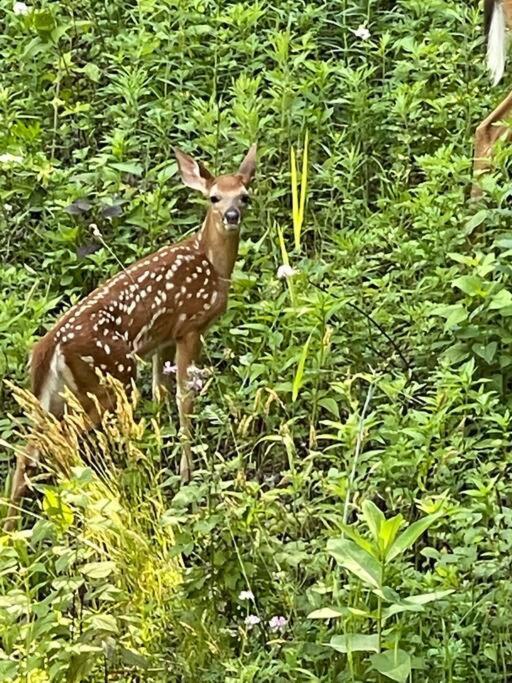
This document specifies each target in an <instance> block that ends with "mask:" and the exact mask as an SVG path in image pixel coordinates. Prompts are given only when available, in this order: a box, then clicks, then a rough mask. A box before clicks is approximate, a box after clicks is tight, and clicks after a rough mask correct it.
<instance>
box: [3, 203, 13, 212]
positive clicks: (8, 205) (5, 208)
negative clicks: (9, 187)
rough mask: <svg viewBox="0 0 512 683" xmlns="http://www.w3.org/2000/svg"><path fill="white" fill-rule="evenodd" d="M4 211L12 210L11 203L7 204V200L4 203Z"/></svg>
mask: <svg viewBox="0 0 512 683" xmlns="http://www.w3.org/2000/svg"><path fill="white" fill-rule="evenodd" d="M4 211H5V213H11V211H12V204H9V203H8V202H6V203H5V204H4Z"/></svg>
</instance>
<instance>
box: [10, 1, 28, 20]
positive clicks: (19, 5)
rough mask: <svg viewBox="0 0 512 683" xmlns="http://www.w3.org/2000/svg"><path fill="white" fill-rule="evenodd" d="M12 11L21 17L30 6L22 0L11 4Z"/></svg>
mask: <svg viewBox="0 0 512 683" xmlns="http://www.w3.org/2000/svg"><path fill="white" fill-rule="evenodd" d="M12 11H13V12H14V14H17V15H18V16H22V17H23V16H25V15H26V14H28V13H29V12H30V7H29V6H28V5H26V4H25V3H24V2H15V3H14V5H13V6H12Z"/></svg>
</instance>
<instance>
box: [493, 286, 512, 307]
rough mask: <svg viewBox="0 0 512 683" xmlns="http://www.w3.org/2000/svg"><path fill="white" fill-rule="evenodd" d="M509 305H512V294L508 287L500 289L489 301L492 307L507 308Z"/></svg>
mask: <svg viewBox="0 0 512 683" xmlns="http://www.w3.org/2000/svg"><path fill="white" fill-rule="evenodd" d="M507 306H512V294H511V293H510V292H509V291H508V289H500V291H499V292H497V294H494V295H493V296H492V297H491V300H490V302H489V308H491V309H499V308H506V307H507Z"/></svg>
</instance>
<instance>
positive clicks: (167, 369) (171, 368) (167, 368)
mask: <svg viewBox="0 0 512 683" xmlns="http://www.w3.org/2000/svg"><path fill="white" fill-rule="evenodd" d="M177 369H178V368H177V367H176V365H173V364H172V363H171V361H170V360H166V361H165V363H164V367H163V368H162V372H163V373H164V375H175V374H176V371H177Z"/></svg>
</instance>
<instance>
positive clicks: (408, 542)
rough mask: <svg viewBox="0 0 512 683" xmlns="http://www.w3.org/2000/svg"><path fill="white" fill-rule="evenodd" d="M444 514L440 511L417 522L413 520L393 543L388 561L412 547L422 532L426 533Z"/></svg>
mask: <svg viewBox="0 0 512 683" xmlns="http://www.w3.org/2000/svg"><path fill="white" fill-rule="evenodd" d="M442 514H443V513H441V512H438V513H436V514H433V515H427V516H426V517H424V518H423V519H420V520H418V521H417V522H413V524H411V526H410V527H409V528H407V529H406V530H405V531H404V532H403V533H402V534H400V536H399V537H398V538H397V539H396V541H395V542H394V543H393V545H392V546H391V548H390V549H389V552H388V554H387V557H386V559H387V560H388V561H389V560H392V559H393V558H395V557H397V556H398V555H401V553H403V552H404V551H405V550H407V549H408V548H410V547H411V546H412V545H414V543H416V541H417V540H418V538H419V537H420V536H421V534H422V533H424V532H425V531H426V530H427V529H428V528H429V526H430V525H431V524H433V523H434V522H435V521H436V520H437V519H439V517H441V516H442Z"/></svg>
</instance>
